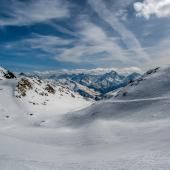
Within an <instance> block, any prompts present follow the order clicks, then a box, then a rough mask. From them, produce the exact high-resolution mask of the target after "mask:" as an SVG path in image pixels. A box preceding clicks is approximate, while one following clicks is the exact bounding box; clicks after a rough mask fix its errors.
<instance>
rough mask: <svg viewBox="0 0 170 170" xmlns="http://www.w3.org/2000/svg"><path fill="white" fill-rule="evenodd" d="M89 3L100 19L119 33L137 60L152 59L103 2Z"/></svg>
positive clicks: (91, 1)
mask: <svg viewBox="0 0 170 170" xmlns="http://www.w3.org/2000/svg"><path fill="white" fill-rule="evenodd" d="M88 3H89V4H90V6H91V7H92V8H93V9H94V11H95V12H96V13H97V14H98V15H99V16H100V18H102V19H103V20H104V21H105V22H106V23H108V24H109V25H110V26H111V27H112V29H113V30H116V31H117V32H118V33H119V35H120V36H121V39H122V41H123V42H124V44H125V45H126V46H127V48H128V49H131V50H133V52H134V55H136V60H141V59H143V60H145V61H148V60H149V59H150V58H149V56H148V54H147V53H146V52H145V51H144V49H143V48H142V46H141V44H140V42H139V41H138V40H137V38H136V37H135V35H134V34H133V33H132V32H131V31H129V30H128V29H127V28H126V27H125V26H124V25H123V23H121V22H120V21H119V20H118V18H117V17H116V16H115V14H114V13H113V12H111V11H110V10H109V9H108V8H107V6H106V5H105V4H104V3H103V1H102V0H88Z"/></svg>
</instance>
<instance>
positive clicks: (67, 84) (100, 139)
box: [0, 67, 170, 170]
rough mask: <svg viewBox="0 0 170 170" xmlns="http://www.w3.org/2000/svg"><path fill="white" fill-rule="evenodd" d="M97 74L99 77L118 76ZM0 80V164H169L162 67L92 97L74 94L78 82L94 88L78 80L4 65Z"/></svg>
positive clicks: (168, 112)
mask: <svg viewBox="0 0 170 170" xmlns="http://www.w3.org/2000/svg"><path fill="white" fill-rule="evenodd" d="M9 75H10V76H9ZM78 75H79V74H78ZM104 75H105V76H104V77H106V81H107V80H108V77H109V81H110V75H112V76H111V81H112V80H113V78H115V76H113V75H116V77H119V78H120V77H121V76H120V75H119V76H118V75H117V74H116V73H114V72H111V73H110V72H109V73H107V74H106V73H105V74H104ZM96 76H97V78H95V79H98V78H99V77H98V75H96ZM101 77H102V76H100V80H101V82H102V80H103V79H102V78H101ZM125 77H126V78H127V77H128V75H126V76H125ZM88 78H89V77H88ZM126 78H125V79H126ZM0 79H1V80H0V146H3V147H0V167H1V169H2V170H9V169H13V170H18V169H28V170H32V169H37V170H39V169H43V170H48V169H64V170H67V169H68V170H73V169H74V170H81V169H82V170H84V169H101V167H102V169H103V168H104V169H106V170H111V169H116V170H117V169H127V170H131V169H139V170H141V169H157V170H161V169H169V167H170V161H169V154H170V145H169V141H170V137H169V129H170V105H169V103H170V86H169V85H170V68H169V67H167V68H160V67H157V68H154V69H150V70H149V71H147V72H146V73H144V74H142V75H141V76H139V77H136V78H135V79H133V80H130V81H129V82H128V83H127V85H125V86H122V87H120V88H117V89H115V90H113V91H109V92H107V93H104V96H105V97H103V98H101V99H100V101H96V100H95V99H94V97H91V96H86V97H84V95H85V94H83V95H80V94H81V93H80V92H79V91H78V90H79V89H82V91H83V92H86V95H87V94H92V96H96V95H99V94H98V93H100V92H98V91H97V90H95V89H92V88H89V87H88V86H85V85H81V84H80V83H78V82H77V81H79V80H80V79H78V80H77V81H75V80H72V79H70V78H62V79H60V80H59V81H58V80H57V81H56V79H54V78H51V79H47V78H42V79H41V78H40V76H39V75H32V76H28V75H27V74H20V75H17V74H16V75H15V74H14V73H12V72H10V71H8V70H6V69H4V68H1V69H0ZM83 79H84V75H83ZM93 79H94V77H92V80H93ZM61 80H62V81H63V83H61V82H62V81H61ZM89 80H91V77H90V78H89ZM116 80H118V78H117V79H116ZM121 80H122V79H121ZM128 80H129V79H128ZM85 82H86V83H87V82H88V81H85ZM95 82H96V81H95ZM77 85H79V86H77ZM75 89H77V91H76V90H75ZM89 89H90V90H91V91H90V92H89Z"/></svg>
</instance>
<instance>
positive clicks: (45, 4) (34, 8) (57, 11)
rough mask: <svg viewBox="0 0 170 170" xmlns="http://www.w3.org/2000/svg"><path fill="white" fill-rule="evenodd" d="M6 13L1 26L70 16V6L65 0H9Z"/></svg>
mask: <svg viewBox="0 0 170 170" xmlns="http://www.w3.org/2000/svg"><path fill="white" fill-rule="evenodd" d="M4 9H5V10H4V11H5V15H6V16H8V18H7V17H5V18H2V17H1V19H0V26H7V25H31V24H34V23H37V22H44V21H48V20H50V19H60V18H64V17H69V15H70V14H69V7H68V4H67V3H66V1H64V0H30V1H27V2H26V1H20V0H7V1H6V3H5V6H4Z"/></svg>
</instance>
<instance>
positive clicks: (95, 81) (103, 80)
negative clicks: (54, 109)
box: [34, 70, 141, 95]
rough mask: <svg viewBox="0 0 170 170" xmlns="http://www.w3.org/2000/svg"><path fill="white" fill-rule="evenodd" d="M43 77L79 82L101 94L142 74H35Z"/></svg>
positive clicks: (114, 72) (122, 85) (124, 84)
mask: <svg viewBox="0 0 170 170" xmlns="http://www.w3.org/2000/svg"><path fill="white" fill-rule="evenodd" d="M34 76H38V77H40V78H42V79H51V80H55V81H59V82H62V83H63V82H67V83H66V84H68V81H70V82H74V83H77V86H80V85H81V86H84V87H86V88H89V89H90V90H93V91H95V92H97V93H99V94H100V95H104V94H106V93H108V92H110V91H113V90H115V89H118V88H120V87H124V86H126V85H127V84H128V83H129V82H131V81H133V80H135V79H137V78H138V77H140V76H141V74H140V73H137V72H133V73H130V74H127V73H126V74H119V73H118V72H116V71H113V70H112V71H110V72H106V73H105V72H104V73H101V72H99V73H98V74H97V73H95V74H94V73H87V72H85V73H72V72H71V73H68V72H66V73H65V72H63V73H59V74H58V73H51V74H50V72H49V73H45V74H44V73H42V74H41V73H38V74H34Z"/></svg>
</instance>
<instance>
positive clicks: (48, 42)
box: [4, 34, 73, 56]
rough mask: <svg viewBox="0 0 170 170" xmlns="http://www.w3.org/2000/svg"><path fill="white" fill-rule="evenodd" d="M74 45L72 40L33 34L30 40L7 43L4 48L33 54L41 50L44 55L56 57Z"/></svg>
mask: <svg viewBox="0 0 170 170" xmlns="http://www.w3.org/2000/svg"><path fill="white" fill-rule="evenodd" d="M72 43H73V41H72V40H68V39H63V38H60V37H56V36H53V35H39V34H32V37H30V38H26V39H23V40H20V41H16V42H12V43H6V44H5V45H4V48H5V49H7V50H15V51H20V52H22V51H23V52H24V53H26V52H30V51H32V52H33V50H35V51H36V50H40V51H41V52H42V53H46V54H50V55H55V54H56V53H58V51H59V50H58V49H62V48H64V47H65V46H67V45H71V44H72ZM47 56H48V55H47Z"/></svg>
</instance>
